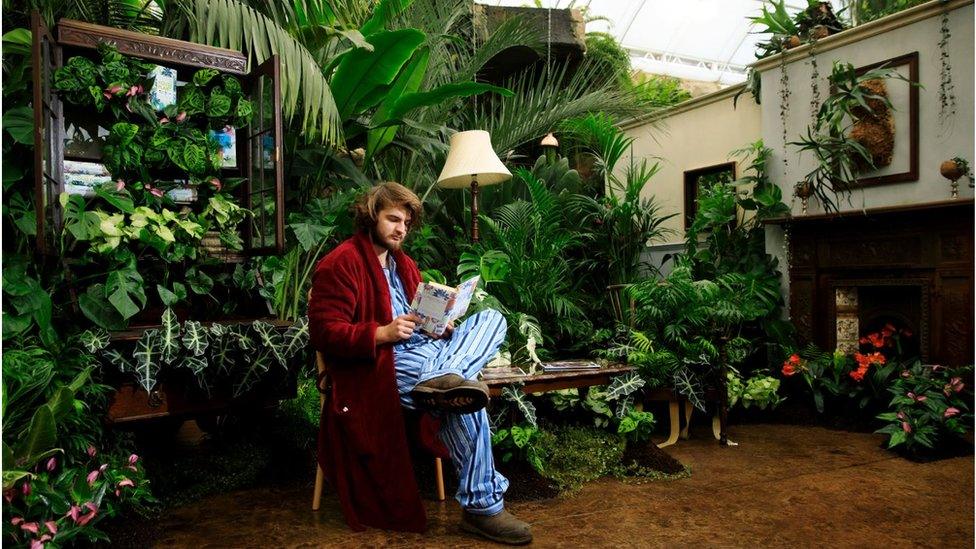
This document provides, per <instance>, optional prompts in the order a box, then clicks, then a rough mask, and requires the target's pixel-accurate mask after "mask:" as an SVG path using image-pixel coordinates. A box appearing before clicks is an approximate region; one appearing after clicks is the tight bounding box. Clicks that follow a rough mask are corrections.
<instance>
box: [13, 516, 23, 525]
mask: <svg viewBox="0 0 976 549" xmlns="http://www.w3.org/2000/svg"><path fill="white" fill-rule="evenodd" d="M21 522H24V517H14V518H12V519H10V524H13V525H14V526H17V525H18V524H20V523H21Z"/></svg>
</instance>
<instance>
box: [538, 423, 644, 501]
mask: <svg viewBox="0 0 976 549" xmlns="http://www.w3.org/2000/svg"><path fill="white" fill-rule="evenodd" d="M552 434H553V435H555V436H554V437H553V439H552V440H551V441H550V442H549V446H547V447H546V448H545V449H546V450H547V453H548V456H549V457H548V459H547V461H546V476H547V477H548V478H550V479H552V480H553V482H555V484H556V486H557V487H559V489H560V490H567V491H573V490H576V489H578V488H579V487H580V486H582V485H583V484H584V483H586V482H589V481H591V480H595V479H597V478H600V477H602V476H604V475H607V474H610V473H612V472H613V471H614V470H615V468H616V467H617V466H618V465H619V464H620V461H621V458H622V457H623V453H624V448H625V444H624V439H623V438H622V437H620V436H618V435H616V434H614V433H608V432H606V431H603V430H600V429H594V428H592V427H575V426H559V427H555V428H553V429H552Z"/></svg>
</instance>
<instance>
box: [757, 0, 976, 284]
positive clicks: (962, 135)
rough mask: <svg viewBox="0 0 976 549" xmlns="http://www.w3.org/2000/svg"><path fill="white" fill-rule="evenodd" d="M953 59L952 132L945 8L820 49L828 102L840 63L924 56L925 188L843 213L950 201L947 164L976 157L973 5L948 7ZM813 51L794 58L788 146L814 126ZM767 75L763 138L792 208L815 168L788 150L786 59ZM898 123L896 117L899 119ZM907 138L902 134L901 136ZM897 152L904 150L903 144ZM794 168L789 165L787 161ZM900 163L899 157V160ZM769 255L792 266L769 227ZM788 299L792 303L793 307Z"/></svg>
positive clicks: (964, 184)
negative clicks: (946, 120)
mask: <svg viewBox="0 0 976 549" xmlns="http://www.w3.org/2000/svg"><path fill="white" fill-rule="evenodd" d="M949 8H950V12H949V29H950V33H951V38H950V39H949V45H948V52H949V58H950V62H951V66H952V81H953V83H954V88H955V96H956V109H955V110H956V114H955V117H954V118H953V121H952V123H951V124H946V125H945V127H943V125H941V124H940V122H939V110H940V101H939V77H940V58H939V41H940V39H941V34H940V27H941V23H942V21H941V19H942V18H941V11H940V10H941V7H940V3H939V1H938V0H935V1H933V2H930V3H928V4H924V5H922V6H919V7H917V8H913V9H911V10H906V11H904V12H901V13H899V14H895V15H893V16H889V17H887V18H884V19H881V20H878V21H874V22H871V23H869V24H867V25H862V26H861V27H857V28H855V29H852V30H849V31H845V32H843V33H840V34H838V35H836V36H832V37H829V38H827V39H825V40H823V41H821V43H820V44H819V45H818V46H817V52H818V53H817V65H818V68H819V74H820V90H821V97H822V98H823V97H826V96H827V95H828V94H829V88H828V83H827V76H828V75H829V74H830V70H831V67H832V64H833V62H834V61H835V60H838V61H843V62H847V63H851V64H853V65H854V66H855V67H861V66H865V65H869V64H872V63H876V62H878V61H883V60H886V59H890V58H893V57H897V56H900V55H904V54H908V53H911V52H915V51H917V52H918V54H919V63H918V65H919V67H918V77H919V82H920V84H921V86H922V88H921V89H920V90H919V164H918V166H919V168H918V170H919V177H918V181H914V182H904V183H894V184H888V185H883V186H877V187H870V188H867V189H864V190H863V191H861V190H858V191H855V192H854V194H853V195H852V196H851V199H852V200H851V202H852V204H848V203H847V201H846V200H842V201H840V202H838V207H839V209H840V210H841V211H851V210H860V209H862V208H865V209H870V208H879V207H888V206H901V205H912V204H922V203H927V202H937V201H941V200H947V199H949V182H948V180H946V179H945V178H943V177H942V176H941V175H940V174H939V165H940V164H941V163H942V161H943V160H947V159H949V158H952V157H954V156H961V157H963V158H966V159H968V160H970V162H971V163H972V162H973V160H976V157H974V149H973V147H974V139H973V115H974V111H973V102H974V97H973V3H972V0H968V1H967V0H953V1H951V2H949ZM808 50H809V49H808V48H807V47H804V48H798V49H797V50H796V51H792V52H789V53H788V55H787V64H786V67H785V70H786V72H787V75H788V78H789V88H788V89H789V90H790V98H789V114H788V116H787V118H786V126H787V135H788V140H794V139H796V138H797V137H798V136H799V135H801V134H803V133H805V132H806V128H807V127H808V125H809V124H810V123H811V112H810V100H811V98H812V96H813V91H812V88H811V75H812V66H811V64H810V61H809V59H810V57H809V51H808ZM754 67H755V68H756V69H757V70H761V75H762V105H761V107H762V117H761V119H762V137H763V140H764V141H765V143H766V145H767V146H769V147H771V148H772V149H773V151H774V152H773V157H772V159H771V162H770V166H772V167H773V168H772V169H771V170H770V171H771V178H772V180H773V181H774V182H775V183H776V184H777V185H779V186H780V188H781V189H782V190H783V197H784V202H786V203H787V204H790V203H791V199H792V197H793V185H794V184H795V183H796V182H798V181H801V180H802V179H803V176H804V175H805V174H806V173H808V172H809V171H810V170H811V169H813V167H814V165H815V164H814V162H813V160H812V158H811V157H809V156H808V155H807V156H800V155H799V154H798V152H797V150H796V148H795V147H793V146H789V145H788V146H786V147H785V148H784V143H783V130H782V122H781V119H780V105H781V101H780V78H781V72H780V70H781V69H780V60H779V57H777V58H775V59H767V60H763V61H760V62H758V63H756V64H755V65H754ZM896 116H897V115H896ZM895 132H896V143H897V140H898V138H899V135H900V136H901V137H904V135H905V132H907V128H906V127H904V124H901V125H898V124H896V127H895ZM899 132H902V133H899ZM896 148H897V145H896ZM784 154H785V155H786V159H787V163H786V164H785V165H784V164H783V155H784ZM897 160H898V159H897V158H896V159H895V161H897ZM959 195H960V197H961V198H972V197H973V189H970V188H969V185H968V181H966V180H965V179H962V180H960V185H959ZM822 212H823V210H822V208H821V207H820V205H819V204H818V203H817V202H816V201H814V200H813V199H811V200H810V203H809V207H808V214H809V215H815V214H820V213H822ZM792 213H793V215H794V216H799V215H801V202H800V200H799V199H792ZM766 250H767V252H768V253H770V254H773V255H776V256H777V257H778V258H779V260H780V265H783V266H785V265H787V261H786V244H785V242H784V237H783V230H782V228H781V227H780V226H776V225H772V226H768V227H767V232H766ZM788 283H789V280H788V277H786V276H784V277H783V292H784V296H786V295H788V291H789V288H788ZM788 302H789V300H788V299H787V303H788Z"/></svg>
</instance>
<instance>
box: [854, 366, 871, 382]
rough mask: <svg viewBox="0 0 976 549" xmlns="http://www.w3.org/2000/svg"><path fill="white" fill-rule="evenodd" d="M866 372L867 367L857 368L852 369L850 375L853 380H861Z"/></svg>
mask: <svg viewBox="0 0 976 549" xmlns="http://www.w3.org/2000/svg"><path fill="white" fill-rule="evenodd" d="M867 372H868V370H867V368H858V369H857V370H852V371H851V373H850V376H851V378H852V379H854V381H861V380H862V379H864V374H866V373H867Z"/></svg>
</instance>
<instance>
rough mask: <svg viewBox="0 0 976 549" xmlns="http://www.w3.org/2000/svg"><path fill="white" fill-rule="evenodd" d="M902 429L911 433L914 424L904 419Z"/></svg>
mask: <svg viewBox="0 0 976 549" xmlns="http://www.w3.org/2000/svg"><path fill="white" fill-rule="evenodd" d="M901 430H902V431H905V432H906V433H911V432H912V426H911V425H909V424H908V422H907V421H903V422H901Z"/></svg>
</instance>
